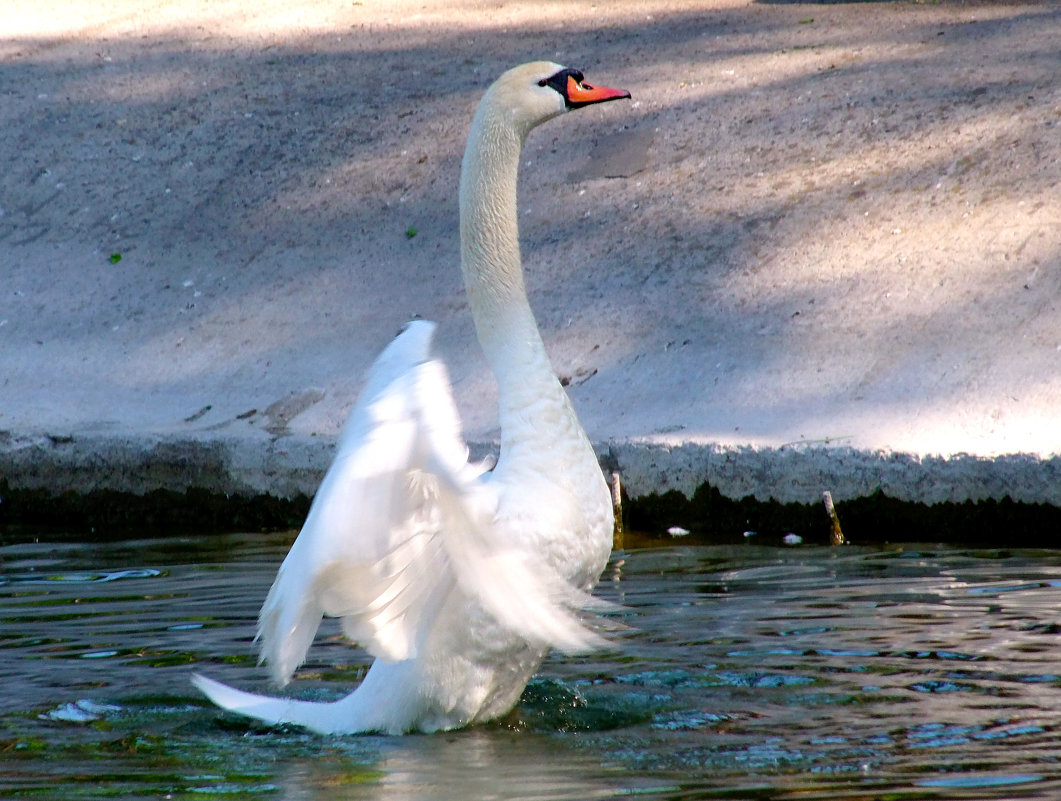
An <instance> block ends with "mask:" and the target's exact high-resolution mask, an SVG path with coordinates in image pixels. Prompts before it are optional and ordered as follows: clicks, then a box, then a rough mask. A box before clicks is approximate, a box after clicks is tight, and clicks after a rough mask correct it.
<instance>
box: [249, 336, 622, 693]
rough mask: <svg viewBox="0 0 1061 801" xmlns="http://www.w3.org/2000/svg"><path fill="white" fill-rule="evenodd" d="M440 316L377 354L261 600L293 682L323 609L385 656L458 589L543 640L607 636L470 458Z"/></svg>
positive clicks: (593, 643) (416, 639)
mask: <svg viewBox="0 0 1061 801" xmlns="http://www.w3.org/2000/svg"><path fill="white" fill-rule="evenodd" d="M433 329H434V325H433V324H432V323H427V322H422V321H418V322H414V323H411V324H410V325H409V326H407V328H406V330H405V331H404V332H403V333H402V334H401V335H400V336H399V337H398V338H397V339H396V340H395V341H394V342H393V343H391V345H390V346H389V347H388V348H387V349H385V350H384V352H383V353H382V354H381V355H380V357H379V359H378V360H377V361H376V363H375V364H374V365H373V367H372V369H371V370H370V372H369V375H368V379H367V381H366V385H365V389H364V390H363V392H362V395H361V397H360V399H359V400H358V403H357V405H356V406H355V408H354V411H353V413H352V414H351V419H350V421H349V423H348V424H347V428H346V430H345V432H344V434H343V437H342V439H341V440H340V444H339V450H338V454H337V456H336V458H335V461H334V462H333V464H332V466H331V467H330V468H329V470H328V472H327V474H326V475H325V478H324V480H323V481H322V483H321V486H320V489H319V490H318V492H317V495H316V497H315V498H314V501H313V504H312V506H311V508H310V512H309V515H308V516H307V518H306V522H305V525H304V526H303V528H302V531H301V532H300V533H299V535H298V538H297V539H296V540H295V543H294V544H293V545H292V547H291V550H290V551H289V553H288V555H287V558H286V559H285V560H284V562H283V564H282V565H281V567H280V570H279V572H278V574H277V577H276V580H275V581H274V582H273V586H272V588H271V589H270V591H269V594H268V596H267V598H266V600H265V603H264V605H263V606H262V611H261V614H260V616H259V622H258V637H259V639H260V647H261V658H262V660H263V661H265V662H268V663H269V665H270V668H271V673H272V676H273V678H274V680H275V681H276V682H277V683H279V684H285V683H286V682H287V681H288V680H290V678H291V675H292V674H293V673H294V671H295V669H296V668H297V667H298V666H299V665H300V664H301V663H302V662H303V660H304V659H305V657H306V653H307V651H308V650H309V647H310V644H311V643H312V641H313V637H314V635H315V634H316V631H317V628H318V627H319V625H320V622H321V619H322V617H323V616H324V615H329V616H334V617H339V618H341V619H342V627H343V631H344V633H345V634H346V635H347V636H348V637H350V638H352V639H354V640H356V641H358V642H359V643H361V645H362V646H363V647H365V649H366V650H368V651H369V653H371V654H373V655H374V656H376V657H379V658H382V659H384V660H387V661H397V660H402V659H408V658H411V657H414V656H415V655H416V654H417V652H418V650H419V648H420V647H421V646H422V644H423V642H424V640H425V639H426V637H427V636H428V635H429V634H430V632H431V630H432V626H433V624H434V622H435V620H436V617H437V612H438V610H439V609H441V607H442V606H443V601H444V600H445V598H446V597H447V596H448V595H449V594H450V593H452V592H454V591H460V592H463V593H465V594H466V595H468V596H471V597H474V598H476V599H477V600H478V601H479V602H480V603H482V604H483V605H484V606H485V607H486V609H487V610H489V611H490V612H491V614H493V616H494V617H496V618H497V619H498V621H499V622H500V623H501V624H502V625H504V626H506V627H508V628H510V629H511V630H513V631H515V632H517V633H519V634H521V635H522V636H524V637H526V638H528V639H530V640H532V641H535V642H538V643H541V644H543V645H555V646H557V647H560V648H562V649H564V650H569V651H577V650H586V649H588V648H594V647H599V646H600V645H602V644H603V640H601V638H600V637H599V636H598V635H596V634H593V633H592V632H590V631H589V630H588V629H586V628H585V627H584V626H583V625H582V623H581V622H580V621H579V619H578V617H577V615H576V611H577V610H578V609H579V608H582V607H585V606H587V605H590V604H591V603H592V602H591V600H590V599H589V596H587V595H585V594H584V593H582V592H581V591H579V590H577V589H575V588H574V587H572V586H570V585H569V584H568V583H567V582H565V581H564V580H563V579H561V578H560V577H559V576H557V575H555V574H553V573H552V572H550V571H548V570H546V569H545V568H544V566H543V563H542V562H541V560H535V558H534V555H533V554H529V553H526V552H524V551H523V550H521V549H520V548H519V547H518V543H515V542H513V541H511V538H509V537H506V536H505V535H506V533H507V532H505V531H504V530H503V527H502V526H499V525H498V524H497V504H498V493H497V488H496V487H495V486H493V485H492V484H491V482H489V481H484V480H483V468H482V466H477V465H473V464H470V463H469V462H468V450H467V447H466V446H465V444H464V442H463V439H462V435H461V430H460V423H459V418H458V415H457V410H456V406H455V404H454V402H453V396H452V391H451V389H450V385H449V380H448V377H447V375H446V370H445V367H444V365H443V364H442V363H441V362H440V361H437V360H433V359H430V357H429V353H430V343H431V336H432V333H433Z"/></svg>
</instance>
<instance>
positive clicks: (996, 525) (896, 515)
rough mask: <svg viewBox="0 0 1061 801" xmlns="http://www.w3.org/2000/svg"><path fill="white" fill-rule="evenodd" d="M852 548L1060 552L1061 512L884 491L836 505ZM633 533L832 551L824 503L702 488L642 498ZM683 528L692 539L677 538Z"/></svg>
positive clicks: (632, 517) (631, 511) (630, 514)
mask: <svg viewBox="0 0 1061 801" xmlns="http://www.w3.org/2000/svg"><path fill="white" fill-rule="evenodd" d="M835 505H836V514H837V517H838V518H839V521H840V524H841V526H842V527H843V532H844V536H845V538H846V540H847V541H848V542H854V543H884V542H939V543H955V544H967V545H989V546H992V547H999V546H1003V547H1029V548H1040V547H1044V548H1057V547H1061V535H1059V534H1058V532H1061V508H1059V507H1057V506H1054V505H1052V504H1047V503H1027V502H1019V501H1014V500H1012V499H1010V498H1008V497H1007V498H1002V499H1001V500H995V499H985V500H979V501H971V500H967V501H960V502H959V501H943V502H938V503H931V504H929V503H923V502H919V501H905V500H900V499H897V498H892V497H889V496H888V495H886V494H885V493H883V492H882V491H880V490H878V491H876V492H874V493H872V494H870V495H866V496H862V497H858V498H853V499H849V500H846V501H837V502H836V504H835ZM623 517H624V520H625V524H626V526H627V528H628V529H629V530H631V531H634V532H640V533H641V536H640V537H639V536H637V535H635V536H634V537H632V538H630V539H629V541H628V543H627V544H628V545H629V544H633V543H638V542H646V541H651V542H654V543H658V542H660V541H670V542H673V543H679V542H680V543H705V542H738V541H751V542H756V543H760V544H764V545H765V544H779V543H781V542H784V538H785V537H786V536H787V535H789V534H795V535H796V536H798V537H799V538H800V539H801V541H802V542H803V543H804V544H810V545H827V544H829V543H830V538H831V534H832V530H831V521H830V519H829V516H828V514H827V513H826V511H825V506H824V504H823V503H798V502H790V503H781V502H779V501H776V500H773V499H770V500H766V501H761V500H758V499H756V498H755V497H753V496H751V495H748V496H746V497H744V498H740V499H732V498H727V497H725V496H724V495H722V493H720V492H719V491H718V490H717V489H715V488H714V487H712V486H710V485H709V484H702V485H701V486H700V487H699V488H698V489H697V490H696V492H695V493H694V494H693V497H692V498H687V497H686V496H685V495H683V494H682V493H680V492H677V491H674V490H672V491H670V492H665V493H662V494H656V493H653V494H650V495H643V496H641V497H639V498H637V499H635V500H634V501H631V502H629V504H628V505H627V506H626V508H625V511H624V515H623ZM673 527H679V528H681V529H684V530H687V531H688V532H689V533H688V534H683V535H681V536H678V537H674V536H671V535H669V534H668V533H667V530H668V529H670V528H673Z"/></svg>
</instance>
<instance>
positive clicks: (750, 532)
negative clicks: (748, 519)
mask: <svg viewBox="0 0 1061 801" xmlns="http://www.w3.org/2000/svg"><path fill="white" fill-rule="evenodd" d="M757 533H758V532H757V531H745V532H744V538H745V539H747V538H748V537H754V536H755V535H756V534H757Z"/></svg>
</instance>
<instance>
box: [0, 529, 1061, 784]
mask: <svg viewBox="0 0 1061 801" xmlns="http://www.w3.org/2000/svg"><path fill="white" fill-rule="evenodd" d="M291 536H292V535H291V534H289V533H288V534H279V535H253V536H222V537H208V538H204V537H196V538H188V539H166V540H149V541H144V540H141V541H134V540H130V541H121V542H112V543H109V544H104V545H100V544H93V545H81V544H76V543H63V544H47V543H36V544H34V543H23V544H18V545H9V546H5V547H2V548H0V797H11V798H57V799H58V798H63V799H71V798H106V797H117V798H123V799H133V798H165V797H171V798H175V799H190V798H195V799H204V798H231V797H232V796H233V795H236V794H238V795H241V796H249V797H259V798H268V799H273V798H277V799H360V798H403V799H404V798H409V799H429V798H437V799H475V798H517V797H518V798H541V799H592V798H614V797H625V796H627V795H631V794H634V795H638V796H647V797H649V798H653V799H691V798H755V799H797V798H799V799H815V800H817V799H836V798H843V799H875V798H889V799H924V798H930V799H936V798H938V799H955V798H963V799H964V798H995V799H997V798H1034V799H1052V798H1056V797H1058V796H1059V792H1061V735H1059V732H1061V711H1059V710H1061V659H1059V658H1058V657H1059V655H1061V642H1059V641H1058V636H1059V633H1061V611H1059V610H1061V552H1058V551H1053V550H1040V551H1031V550H1012V551H1000V550H997V549H996V550H974V549H970V548H958V547H951V546H946V547H944V546H932V547H929V546H910V545H907V546H903V547H899V546H894V547H874V548H867V547H850V546H849V547H844V548H839V549H836V548H824V547H805V546H801V547H792V548H781V547H762V546H758V545H748V544H743V545H736V546H702V547H686V548H657V549H640V550H631V551H626V552H619V553H616V554H615V555H614V557H613V560H612V562H611V564H610V565H609V567H608V570H607V571H606V573H605V575H604V577H603V579H602V582H601V586H600V589H599V592H598V594H599V595H601V596H602V597H604V598H607V599H609V600H611V601H614V602H616V603H619V604H622V605H623V606H624V607H625V610H626V611H625V612H624V613H623V615H624V620H625V622H627V623H628V624H629V625H631V626H632V627H633V628H632V630H631V631H630V632H629V633H627V634H625V635H622V636H621V637H620V646H621V647H620V648H619V650H617V651H616V652H615V653H611V654H598V655H594V656H590V657H578V658H563V657H560V656H554V657H552V658H550V659H549V660H548V661H547V662H546V664H545V665H544V666H543V668H542V670H541V672H540V674H539V677H538V678H537V679H535V681H534V682H532V684H531V686H530V687H529V688H528V690H527V692H525V693H524V696H523V699H522V701H521V703H520V705H519V708H518V709H517V710H516V711H515V712H514V713H513V714H512V715H511V716H510V717H509V718H508V719H506V720H505V721H502V722H501V723H498V724H496V725H490V726H481V727H477V728H475V729H472V730H469V731H463V732H454V733H449V734H440V735H431V736H409V737H379V736H366V737H345V738H321V737H317V736H313V735H308V734H305V733H303V732H300V731H297V730H294V729H269V728H265V727H261V726H257V725H254V724H249V723H246V722H244V721H242V720H240V719H238V718H235V717H231V716H228V715H225V714H222V713H220V712H218V711H216V710H214V709H212V708H210V707H208V706H206V705H205V704H204V703H203V702H202V701H201V700H200V699H199V698H198V697H197V696H196V694H195V693H194V691H193V690H192V688H191V686H190V685H189V683H188V677H189V675H190V673H191V672H192V671H193V670H196V671H202V672H206V673H208V674H209V675H212V676H214V677H216V678H219V679H222V680H224V681H227V682H231V683H233V684H236V685H239V686H241V687H246V688H249V689H255V690H263V691H264V690H267V689H268V687H267V685H266V683H265V681H264V676H265V671H264V669H262V668H259V667H257V666H256V664H255V655H254V647H253V644H252V642H251V639H252V637H253V632H254V622H255V618H256V615H257V610H258V606H259V605H260V603H261V600H262V598H263V597H264V594H265V591H266V590H267V589H268V586H269V583H270V582H271V580H272V577H273V574H274V573H275V570H276V567H277V565H278V563H279V561H280V560H281V559H282V557H283V554H284V552H285V551H286V548H287V546H288V544H289V543H290V539H291ZM326 623H328V624H329V625H326V626H325V630H324V631H323V633H322V637H321V638H320V639H319V641H318V644H317V645H316V646H315V647H314V649H313V651H312V652H311V657H310V661H309V663H307V665H306V666H305V667H304V668H303V669H302V670H300V672H299V678H298V680H297V681H296V682H295V684H294V685H292V687H291V688H290V690H291V691H292V692H295V693H297V694H300V695H303V696H306V697H316V698H333V697H337V696H339V695H341V694H343V693H344V692H346V691H347V690H348V689H349V688H350V687H352V686H354V685H355V684H356V683H357V681H358V679H359V677H360V675H362V673H363V671H364V669H365V668H366V666H367V663H368V662H367V658H366V656H365V655H364V654H363V653H362V652H361V651H359V650H357V649H355V648H352V647H350V646H349V645H347V644H346V643H344V642H343V641H342V640H341V638H340V637H339V636H338V628H337V627H336V626H334V625H331V623H332V622H330V621H326Z"/></svg>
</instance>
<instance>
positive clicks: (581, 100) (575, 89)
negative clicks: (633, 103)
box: [567, 75, 630, 106]
mask: <svg viewBox="0 0 1061 801" xmlns="http://www.w3.org/2000/svg"><path fill="white" fill-rule="evenodd" d="M627 97H630V93H629V92H628V91H626V90H625V89H609V88H607V87H606V86H590V85H589V84H588V83H585V82H583V83H579V82H578V81H576V80H575V78H574V76H573V75H568V76H567V102H568V103H569V104H570V105H571V106H588V105H589V104H590V103H603V102H605V101H607V100H620V99H622V98H627Z"/></svg>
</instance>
